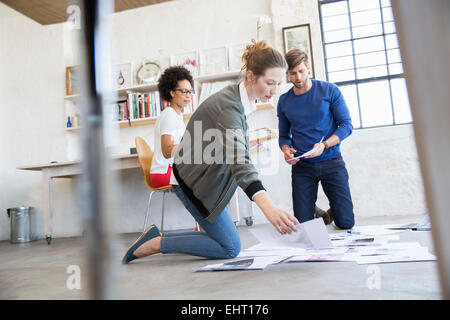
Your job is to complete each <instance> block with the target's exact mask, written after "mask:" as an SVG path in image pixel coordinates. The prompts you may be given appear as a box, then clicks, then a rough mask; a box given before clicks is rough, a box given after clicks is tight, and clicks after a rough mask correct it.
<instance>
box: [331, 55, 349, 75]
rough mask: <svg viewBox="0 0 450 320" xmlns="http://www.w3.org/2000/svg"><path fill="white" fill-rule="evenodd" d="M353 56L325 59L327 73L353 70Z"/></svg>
mask: <svg viewBox="0 0 450 320" xmlns="http://www.w3.org/2000/svg"><path fill="white" fill-rule="evenodd" d="M353 66H354V65H353V56H347V57H341V58H334V59H327V67H328V72H333V71H340V70H348V69H353Z"/></svg>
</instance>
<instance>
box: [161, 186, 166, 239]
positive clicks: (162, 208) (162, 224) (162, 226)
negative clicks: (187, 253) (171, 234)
mask: <svg viewBox="0 0 450 320" xmlns="http://www.w3.org/2000/svg"><path fill="white" fill-rule="evenodd" d="M165 195H166V192H163V194H162V206H161V233H163V231H164V197H165Z"/></svg>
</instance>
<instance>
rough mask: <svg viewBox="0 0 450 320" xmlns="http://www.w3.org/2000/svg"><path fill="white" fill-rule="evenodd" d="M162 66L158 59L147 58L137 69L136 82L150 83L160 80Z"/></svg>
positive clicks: (139, 83)
mask: <svg viewBox="0 0 450 320" xmlns="http://www.w3.org/2000/svg"><path fill="white" fill-rule="evenodd" d="M160 75H161V67H160V66H159V64H158V63H157V62H156V61H152V60H145V61H144V62H143V63H142V64H141V65H140V66H139V67H138V68H137V70H136V79H135V80H136V84H138V85H141V84H149V83H154V82H156V81H157V80H158V78H159V76H160Z"/></svg>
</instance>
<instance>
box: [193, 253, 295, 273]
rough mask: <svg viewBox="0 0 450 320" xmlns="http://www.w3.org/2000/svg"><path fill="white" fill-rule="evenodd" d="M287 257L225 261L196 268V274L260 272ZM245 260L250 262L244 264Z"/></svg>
mask: <svg viewBox="0 0 450 320" xmlns="http://www.w3.org/2000/svg"><path fill="white" fill-rule="evenodd" d="M287 258H288V257H284V256H270V257H254V258H250V259H237V260H233V261H227V262H225V263H217V264H210V265H207V266H205V267H201V268H198V269H197V270H196V271H197V272H204V271H234V270H262V269H264V268H266V267H267V266H268V265H271V264H277V263H280V262H283V261H284V260H286V259H287ZM247 260H251V262H249V263H246V261H247Z"/></svg>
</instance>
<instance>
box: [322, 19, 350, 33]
mask: <svg viewBox="0 0 450 320" xmlns="http://www.w3.org/2000/svg"><path fill="white" fill-rule="evenodd" d="M349 27H350V23H349V21H348V15H340V16H332V17H328V18H323V30H324V31H331V30H338V29H344V28H349Z"/></svg>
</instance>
